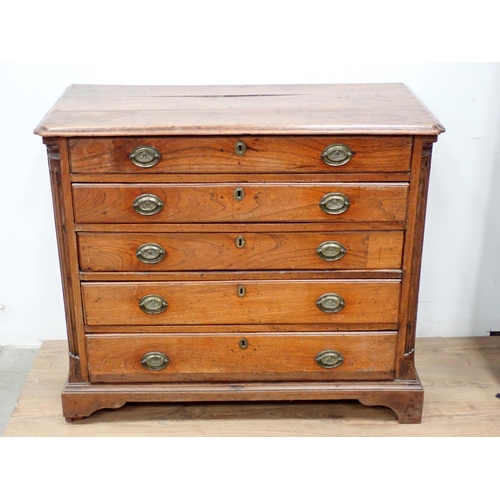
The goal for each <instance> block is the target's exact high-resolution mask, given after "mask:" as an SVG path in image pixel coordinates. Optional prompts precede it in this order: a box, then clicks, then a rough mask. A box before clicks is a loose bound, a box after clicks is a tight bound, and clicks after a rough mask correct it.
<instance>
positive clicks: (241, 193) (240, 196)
mask: <svg viewBox="0 0 500 500" xmlns="http://www.w3.org/2000/svg"><path fill="white" fill-rule="evenodd" d="M244 197H245V191H244V190H243V188H241V187H237V188H236V189H235V190H234V199H235V200H238V201H241V200H242V199H243V198H244Z"/></svg>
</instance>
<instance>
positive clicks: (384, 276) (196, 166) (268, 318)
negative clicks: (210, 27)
mask: <svg viewBox="0 0 500 500" xmlns="http://www.w3.org/2000/svg"><path fill="white" fill-rule="evenodd" d="M443 130H444V129H443V127H442V126H441V125H440V124H439V122H438V121H437V120H436V119H435V118H434V117H433V116H432V114H430V113H429V111H427V109H426V108H425V107H424V106H423V105H422V104H421V103H420V102H419V101H418V99H417V98H416V97H415V96H414V95H413V94H412V93H411V92H410V91H409V90H408V89H407V88H406V87H405V86H404V85H402V84H374V85H288V86H287V85H285V86H239V87H229V86H228V87H146V86H144V87H141V86H92V85H88V86H87V85H75V86H71V87H70V88H69V89H68V90H67V91H66V93H65V94H64V95H63V96H62V98H61V99H60V100H59V101H58V102H57V103H56V105H55V106H54V107H53V108H52V109H51V110H50V111H49V113H48V114H47V115H46V116H45V118H44V119H43V120H42V122H41V123H40V125H39V126H38V127H37V129H36V130H35V133H37V134H39V135H41V136H43V140H44V143H45V144H46V146H47V150H48V159H49V168H50V175H51V183H52V192H53V200H54V213H55V221H56V229H57V238H58V246H59V257H60V263H61V273H62V283H63V292H64V302H65V312H66V319H67V332H68V346H69V366H70V368H69V376H68V380H67V383H66V385H65V388H64V390H63V393H62V404H63V414H64V417H65V418H66V419H67V420H69V421H71V420H73V419H80V418H83V417H85V416H89V415H90V414H92V413H93V412H94V411H96V410H98V409H101V408H119V407H120V406H123V405H124V404H125V403H127V402H180V401H258V400H268V401H293V400H338V399H357V400H359V401H361V402H362V403H363V404H366V405H384V406H388V407H390V408H392V409H393V410H394V411H395V413H396V414H397V416H398V419H399V421H400V422H403V423H416V422H419V421H420V419H421V414H422V405H423V388H422V386H421V384H420V381H419V379H418V376H417V373H416V371H415V366H414V340H415V321H416V314H417V297H418V285H419V275H420V258H421V248H422V238H423V228H424V218H425V208H426V196H427V186H428V178H429V168H430V157H431V148H432V144H433V143H434V142H435V141H436V140H437V136H438V134H439V133H441V132H442V131H443Z"/></svg>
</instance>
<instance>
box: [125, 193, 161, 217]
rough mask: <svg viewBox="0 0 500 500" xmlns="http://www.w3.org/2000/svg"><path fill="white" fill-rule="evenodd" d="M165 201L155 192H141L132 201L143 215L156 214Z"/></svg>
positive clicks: (135, 208)
mask: <svg viewBox="0 0 500 500" xmlns="http://www.w3.org/2000/svg"><path fill="white" fill-rule="evenodd" d="M164 205H165V203H163V201H161V200H160V198H158V196H156V195H154V194H141V195H139V196H138V197H137V198H136V199H135V200H134V203H132V207H133V208H134V210H135V211H136V212H137V213H138V214H141V215H154V214H157V213H158V212H161V211H162V209H163V206H164Z"/></svg>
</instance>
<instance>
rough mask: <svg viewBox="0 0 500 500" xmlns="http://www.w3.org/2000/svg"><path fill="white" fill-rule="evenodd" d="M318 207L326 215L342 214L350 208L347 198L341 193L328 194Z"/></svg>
mask: <svg viewBox="0 0 500 500" xmlns="http://www.w3.org/2000/svg"><path fill="white" fill-rule="evenodd" d="M319 206H320V208H321V210H323V212H325V213H327V214H333V215H335V214H342V213H344V212H345V211H346V210H347V209H348V208H349V207H350V206H351V203H350V201H349V198H348V197H347V196H346V195H345V194H342V193H328V194H325V196H323V198H321V201H320V202H319Z"/></svg>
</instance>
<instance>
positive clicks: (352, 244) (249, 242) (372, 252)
mask: <svg viewBox="0 0 500 500" xmlns="http://www.w3.org/2000/svg"><path fill="white" fill-rule="evenodd" d="M78 248H79V256H80V268H81V269H82V270H83V271H199V270H208V269H210V270H279V269H287V270H291V269H399V268H400V267H401V255H402V248H403V232H402V231H373V232H369V231H357V232H356V231H351V232H347V231H346V232H341V231H338V232H331V233H245V232H242V233H80V234H78Z"/></svg>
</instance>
